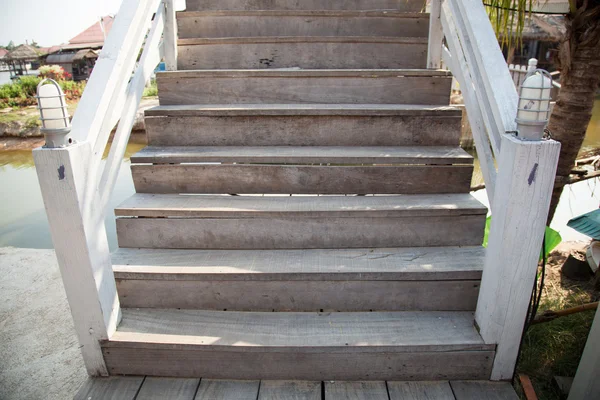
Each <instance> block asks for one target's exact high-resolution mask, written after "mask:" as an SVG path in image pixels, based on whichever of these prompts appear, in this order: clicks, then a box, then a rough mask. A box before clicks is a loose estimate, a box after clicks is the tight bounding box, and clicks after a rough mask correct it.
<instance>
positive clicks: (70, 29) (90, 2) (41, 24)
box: [0, 0, 183, 47]
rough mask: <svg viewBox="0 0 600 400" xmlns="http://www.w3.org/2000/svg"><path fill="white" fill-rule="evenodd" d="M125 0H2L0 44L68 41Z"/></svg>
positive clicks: (43, 45) (54, 43)
mask: <svg viewBox="0 0 600 400" xmlns="http://www.w3.org/2000/svg"><path fill="white" fill-rule="evenodd" d="M122 1H123V0H0V45H2V46H6V45H7V44H8V42H10V41H11V40H12V41H13V42H14V43H15V44H16V45H18V44H21V43H25V40H28V41H29V43H31V40H32V39H33V40H35V41H36V42H37V43H38V44H39V45H40V46H42V47H49V46H54V45H59V44H62V43H66V42H68V41H69V39H71V38H73V37H75V36H77V35H78V34H79V33H81V32H82V31H84V30H85V29H87V28H88V27H90V26H91V25H93V24H94V23H95V22H97V21H99V20H100V17H101V16H105V15H114V14H116V13H117V11H118V10H119V7H120V6H121V2H122ZM125 1H139V0H125ZM141 1H144V0H141ZM178 1H179V4H177V5H178V8H183V7H182V4H181V3H182V2H183V0H178Z"/></svg>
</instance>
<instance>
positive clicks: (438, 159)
mask: <svg viewBox="0 0 600 400" xmlns="http://www.w3.org/2000/svg"><path fill="white" fill-rule="evenodd" d="M131 162H132V163H134V164H135V163H153V164H180V163H205V162H226V163H232V162H234V163H257V164H270V163H281V164H321V163H330V164H386V165H389V164H417V165H428V164H435V165H452V164H467V165H468V164H472V163H473V156H471V155H470V154H469V153H467V152H466V151H464V150H463V149H461V148H460V147H450V146H444V147H442V146H439V147H433V146H414V147H409V146H403V147H356V146H354V147H347V146H346V147H344V146H322V147H313V146H244V147H241V146H240V147H234V146H215V147H207V146H149V147H146V148H144V149H142V150H141V151H139V152H138V153H136V154H134V155H133V156H131Z"/></svg>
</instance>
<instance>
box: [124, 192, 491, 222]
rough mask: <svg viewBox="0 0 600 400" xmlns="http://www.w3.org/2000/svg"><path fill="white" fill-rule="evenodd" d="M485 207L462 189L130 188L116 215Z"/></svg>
mask: <svg viewBox="0 0 600 400" xmlns="http://www.w3.org/2000/svg"><path fill="white" fill-rule="evenodd" d="M486 213H487V208H486V207H485V206H484V205H483V204H481V203H480V202H479V201H478V200H477V199H475V198H474V197H473V196H471V195H470V194H468V193H456V194H434V195H431V194H429V195H390V196H385V195H384V196H287V195H285V196H227V195H179V194H152V193H136V194H134V195H133V196H131V197H130V198H129V199H127V200H125V201H124V202H123V203H121V204H120V205H119V206H118V207H117V208H116V209H115V215H117V216H145V217H161V216H168V217H198V218H201V217H204V218H206V217H233V216H235V217H238V218H239V217H260V216H263V217H264V216H269V215H270V216H281V215H307V216H312V217H322V216H335V217H368V216H377V217H388V216H390V215H395V216H418V215H428V216H431V215H438V216H439V215H441V216H446V215H481V214H486Z"/></svg>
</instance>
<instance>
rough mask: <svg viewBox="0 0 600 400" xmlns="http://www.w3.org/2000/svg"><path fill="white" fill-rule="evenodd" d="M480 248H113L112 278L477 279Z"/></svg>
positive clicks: (481, 264) (480, 258) (478, 275)
mask: <svg viewBox="0 0 600 400" xmlns="http://www.w3.org/2000/svg"><path fill="white" fill-rule="evenodd" d="M484 257H485V249H484V248H483V247H481V246H463V247H413V248H410V247H404V248H379V249H331V250H320V249H307V250H178V249H174V250H172V249H125V248H122V249H118V250H117V251H116V252H114V253H113V254H112V262H113V271H114V273H115V277H116V278H117V279H152V280H186V281H189V280H216V281H218V280H228V281H232V280H244V281H250V280H251V281H273V280H286V281H289V280H301V281H310V280H316V281H324V280H328V281H331V280H343V281H349V280H443V279H452V280H459V279H473V280H478V279H480V278H481V272H482V269H483V261H484Z"/></svg>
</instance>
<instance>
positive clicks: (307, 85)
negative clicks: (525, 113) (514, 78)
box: [157, 69, 452, 105]
mask: <svg viewBox="0 0 600 400" xmlns="http://www.w3.org/2000/svg"><path fill="white" fill-rule="evenodd" d="M427 72H436V73H435V74H433V73H429V74H427ZM265 78H268V79H265ZM157 82H158V87H159V99H160V104H161V105H175V104H224V103H225V104H257V103H339V104H364V103H372V104H374V103H380V104H430V105H448V103H449V98H450V86H451V84H452V79H451V78H450V76H448V75H447V74H442V73H439V72H437V71H433V70H422V71H419V70H395V69H387V70H308V69H304V70H286V69H281V70H204V71H202V70H198V71H185V72H163V73H158V74H157Z"/></svg>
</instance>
